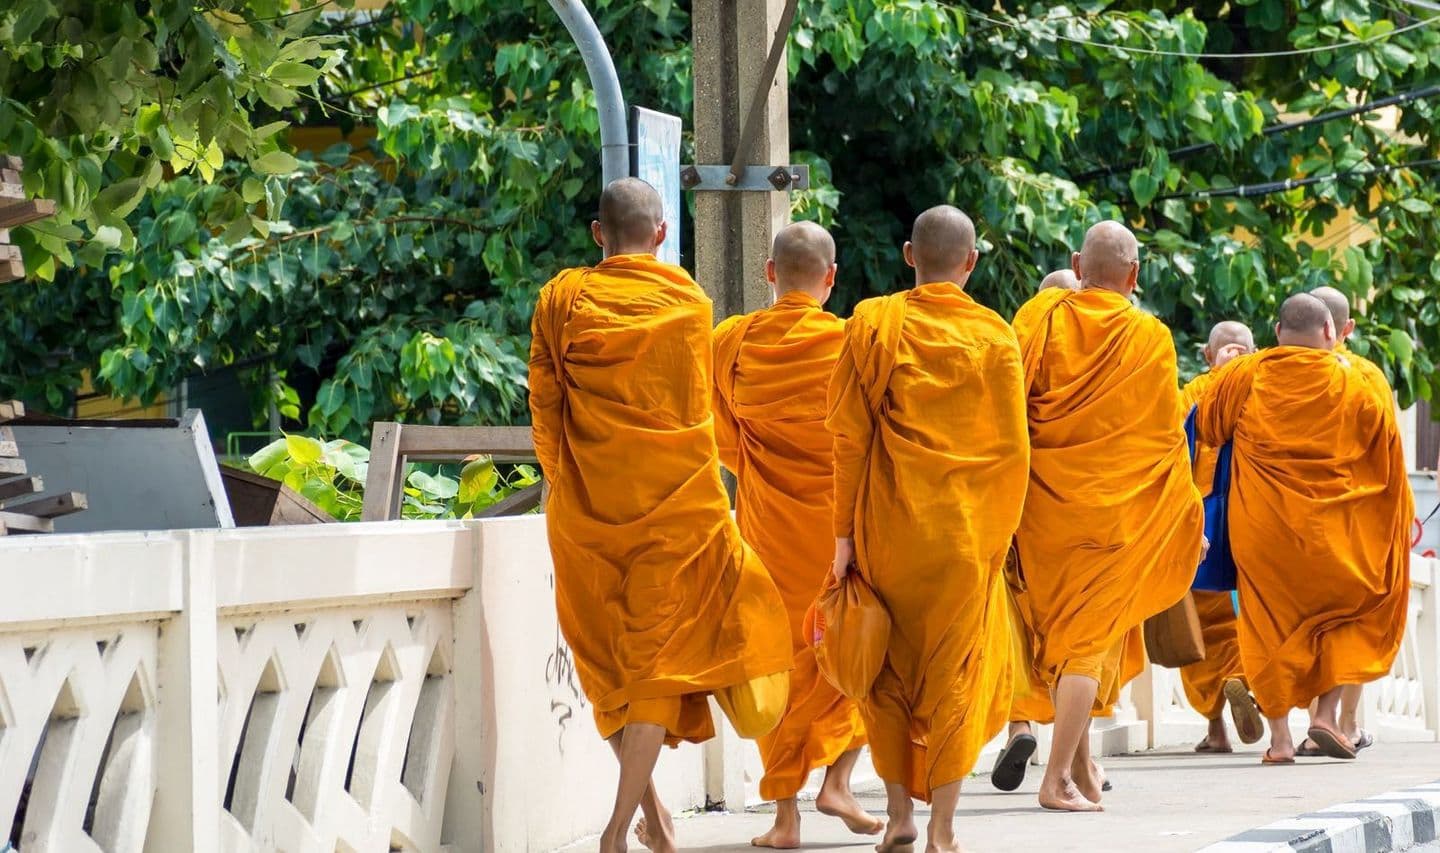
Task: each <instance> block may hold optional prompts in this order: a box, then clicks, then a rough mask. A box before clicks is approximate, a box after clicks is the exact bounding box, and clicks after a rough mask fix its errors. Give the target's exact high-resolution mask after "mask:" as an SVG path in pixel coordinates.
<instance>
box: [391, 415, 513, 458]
mask: <svg viewBox="0 0 1440 853" xmlns="http://www.w3.org/2000/svg"><path fill="white" fill-rule="evenodd" d="M477 453H480V454H485V455H488V456H507V457H519V458H522V459H523V458H530V459H533V458H535V456H534V454H535V442H534V440H533V439H532V437H531V435H530V427H482V426H421V425H419V424H405V429H404V431H403V432H402V433H401V435H400V455H401V456H404V457H406V458H407V459H409V460H411V461H412V462H413V461H417V460H429V461H437V460H452V461H453V460H458V459H463V458H465V457H466V456H470V455H473V454H477Z"/></svg>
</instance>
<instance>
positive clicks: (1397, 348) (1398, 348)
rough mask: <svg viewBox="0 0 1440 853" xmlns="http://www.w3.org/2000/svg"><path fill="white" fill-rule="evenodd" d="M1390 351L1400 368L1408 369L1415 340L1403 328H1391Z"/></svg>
mask: <svg viewBox="0 0 1440 853" xmlns="http://www.w3.org/2000/svg"><path fill="white" fill-rule="evenodd" d="M1390 352H1391V354H1392V355H1394V356H1395V360H1396V361H1397V362H1399V363H1400V367H1401V369H1402V370H1409V369H1410V363H1411V362H1412V361H1413V360H1414V358H1415V342H1414V341H1412V340H1411V339H1410V336H1409V335H1407V334H1405V332H1404V331H1403V330H1401V329H1392V330H1391V331H1390Z"/></svg>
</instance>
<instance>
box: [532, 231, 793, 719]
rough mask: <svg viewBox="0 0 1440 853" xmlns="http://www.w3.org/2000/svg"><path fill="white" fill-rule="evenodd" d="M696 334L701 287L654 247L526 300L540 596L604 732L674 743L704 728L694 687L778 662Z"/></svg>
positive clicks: (707, 323) (705, 334) (782, 648)
mask: <svg viewBox="0 0 1440 853" xmlns="http://www.w3.org/2000/svg"><path fill="white" fill-rule="evenodd" d="M710 334H711V305H710V300H709V299H707V298H706V296H705V294H704V292H702V291H701V290H700V288H699V287H698V286H697V285H696V284H695V282H694V281H693V280H692V279H691V278H690V276H689V275H688V274H687V273H686V272H685V271H684V270H683V269H681V268H680V267H677V266H672V265H670V264H665V263H661V262H660V261H658V260H656V259H655V257H654V256H653V255H617V256H613V257H610V258H607V259H606V260H605V261H603V262H601V263H600V264H599V265H597V266H594V267H590V268H583V269H572V270H566V271H565V272H562V273H560V275H558V276H556V277H555V278H554V279H553V280H552V281H551V282H550V283H549V284H547V285H545V287H544V288H543V289H542V290H541V292H540V296H539V299H538V301H537V302H536V305H535V316H534V321H533V323H532V335H533V339H532V343H531V348H530V409H531V415H532V420H533V432H534V439H535V452H536V455H537V457H538V458H539V460H540V464H541V467H542V468H543V469H544V473H545V476H546V479H547V480H548V481H549V484H550V495H549V498H548V502H547V504H546V530H547V533H548V536H549V540H550V552H551V556H552V558H553V560H554V564H555V603H556V609H557V611H558V615H559V620H560V629H561V632H562V633H563V634H564V636H565V639H566V641H567V642H568V643H569V644H570V647H571V649H572V651H573V652H574V656H575V662H576V671H577V673H578V675H579V677H580V684H581V688H582V689H583V690H584V692H585V695H586V697H587V698H588V699H589V701H590V703H591V704H592V705H593V707H594V712H595V718H596V724H597V726H598V727H599V729H600V733H601V735H602V736H605V737H608V736H610V735H611V734H613V733H615V732H616V731H619V729H620V728H621V727H623V726H624V725H625V724H626V723H630V722H651V723H657V724H660V725H663V726H665V727H666V730H667V737H666V740H667V742H668V743H671V744H672V745H673V744H675V743H678V742H679V741H682V740H688V741H700V740H704V739H706V738H708V737H710V736H711V735H713V734H714V727H713V723H712V721H711V715H710V710H709V706H708V703H707V702H706V694H707V693H710V692H712V691H721V690H724V689H726V688H737V687H741V686H744V685H751V687H750V688H748V689H752V690H753V689H768V687H767V685H776V684H777V680H775V679H769V680H767V678H766V677H767V676H771V675H774V674H777V673H785V672H787V671H788V670H789V669H790V667H791V654H790V642H789V636H790V630H789V625H788V624H787V622H786V618H785V611H784V604H783V603H782V601H781V599H780V594H779V592H778V591H777V590H776V588H775V583H774V582H773V581H772V580H771V579H770V575H769V573H768V572H767V571H766V570H765V567H764V565H763V564H761V562H760V560H759V558H758V557H757V556H756V554H755V552H754V551H753V550H751V549H750V548H749V546H747V545H746V544H745V542H744V541H743V540H742V539H741V537H740V531H739V530H738V529H737V528H736V526H735V522H734V520H733V519H732V518H731V516H730V502H729V498H728V496H727V495H726V493H725V487H724V485H723V483H722V482H721V479H720V460H719V456H718V453H717V451H716V445H715V433H714V426H713V418H712V415H711V403H710V393H711V392H710V388H711V378H710V368H711V339H710ZM752 682H753V684H752ZM778 686H779V688H780V689H783V683H779V684H778ZM772 692H773V691H772ZM770 698H771V699H773V698H774V697H773V696H772V697H770ZM776 705H777V707H776V713H777V715H778V712H779V709H780V708H783V706H784V698H783V697H781V698H780V699H779V702H778V703H776Z"/></svg>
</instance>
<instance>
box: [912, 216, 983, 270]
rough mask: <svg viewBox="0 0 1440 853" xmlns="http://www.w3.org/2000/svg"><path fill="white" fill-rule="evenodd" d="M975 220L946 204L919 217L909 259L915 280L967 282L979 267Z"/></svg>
mask: <svg viewBox="0 0 1440 853" xmlns="http://www.w3.org/2000/svg"><path fill="white" fill-rule="evenodd" d="M976 257H977V253H976V251H975V223H973V222H971V221H970V217H968V216H966V215H965V214H964V213H963V212H961V211H960V209H959V208H955V207H951V206H950V205H948V204H942V205H939V206H937V207H932V208H930V209H929V210H927V211H925V212H924V213H922V214H920V215H919V216H917V217H915V226H914V227H913V228H912V229H910V242H908V243H906V244H905V260H906V261H907V262H908V263H909V264H910V266H912V267H914V268H915V283H916V284H926V283H929V282H934V281H953V282H955V283H956V284H959V285H964V284H965V282H966V281H967V280H968V279H969V278H970V273H971V271H972V270H974V269H975V259H976Z"/></svg>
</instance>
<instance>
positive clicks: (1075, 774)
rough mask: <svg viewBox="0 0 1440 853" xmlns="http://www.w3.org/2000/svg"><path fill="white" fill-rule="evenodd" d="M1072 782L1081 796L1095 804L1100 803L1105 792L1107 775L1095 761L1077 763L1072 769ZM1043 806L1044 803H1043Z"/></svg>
mask: <svg viewBox="0 0 1440 853" xmlns="http://www.w3.org/2000/svg"><path fill="white" fill-rule="evenodd" d="M1070 777H1071V782H1072V784H1073V785H1074V787H1075V790H1076V791H1077V792H1079V794H1080V796H1082V797H1084V798H1085V799H1086V800H1088V801H1090V802H1091V803H1092V804H1093V803H1098V802H1100V797H1101V796H1103V795H1104V791H1105V774H1104V772H1103V771H1101V770H1100V765H1098V764H1096V763H1095V762H1094V761H1093V760H1087V761H1077V762H1076V766H1073V767H1071V769H1070ZM1042 805H1043V803H1042Z"/></svg>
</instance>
